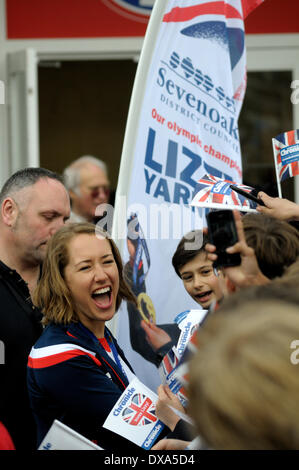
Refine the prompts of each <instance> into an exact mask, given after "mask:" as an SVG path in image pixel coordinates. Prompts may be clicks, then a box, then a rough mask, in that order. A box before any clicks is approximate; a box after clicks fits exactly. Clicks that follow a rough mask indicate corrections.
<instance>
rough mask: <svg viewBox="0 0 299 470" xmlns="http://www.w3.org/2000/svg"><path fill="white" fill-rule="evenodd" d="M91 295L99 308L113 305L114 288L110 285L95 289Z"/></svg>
mask: <svg viewBox="0 0 299 470" xmlns="http://www.w3.org/2000/svg"><path fill="white" fill-rule="evenodd" d="M91 297H92V298H93V300H94V303H95V304H96V306H97V307H99V308H104V309H105V308H109V307H111V305H112V289H111V287H110V286H105V287H101V288H100V289H97V290H95V291H94V292H93V293H92V294H91Z"/></svg>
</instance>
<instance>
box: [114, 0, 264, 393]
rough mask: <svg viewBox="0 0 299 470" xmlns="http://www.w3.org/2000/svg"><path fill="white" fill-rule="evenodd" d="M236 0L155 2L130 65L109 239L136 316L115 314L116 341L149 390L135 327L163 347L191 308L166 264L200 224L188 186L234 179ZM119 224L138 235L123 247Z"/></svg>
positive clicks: (239, 84) (241, 68)
mask: <svg viewBox="0 0 299 470" xmlns="http://www.w3.org/2000/svg"><path fill="white" fill-rule="evenodd" d="M242 3H243V6H244V3H246V2H244V0H243V2H241V0H229V1H226V2H224V1H220V0H219V1H205V0H168V1H165V0H156V2H155V5H154V8H153V12H152V15H151V18H150V22H149V26H148V29H147V33H146V37H145V42H144V47H143V50H142V53H141V57H140V62H139V65H138V69H137V74H136V79H135V84H134V89H133V94H132V99H131V104H130V110H129V115H128V122H127V129H126V133H125V140H124V147H123V154H122V159H121V167H120V175H119V182H118V188H117V193H116V207H115V211H114V222H113V238H114V239H115V240H116V242H118V244H119V246H120V248H121V252H122V256H123V259H124V261H125V263H126V269H125V272H126V275H127V277H129V278H130V281H131V282H130V283H131V285H132V287H133V289H134V292H135V293H136V295H138V296H139V312H140V313H138V311H135V313H134V312H133V311H132V309H131V312H129V313H127V312H126V309H123V310H122V312H120V313H119V315H118V319H119V324H118V340H119V342H120V344H121V346H122V347H123V349H124V350H125V353H126V356H127V358H128V359H129V360H130V362H131V364H132V366H133V367H134V369H135V373H136V375H137V376H138V377H139V378H140V379H141V380H142V382H144V383H146V384H147V385H148V386H149V387H152V388H153V389H155V388H156V386H157V385H158V384H159V375H158V373H157V369H156V366H155V365H153V363H154V360H155V357H154V356H155V352H154V350H152V355H151V350H150V346H149V345H148V343H147V341H146V339H145V333H144V331H143V328H142V323H141V322H142V320H145V321H147V322H149V323H151V322H152V323H156V325H157V326H158V327H159V328H160V330H162V335H160V336H161V337H160V336H159V333H157V331H155V332H154V333H157V334H156V336H155V337H154V338H152V336H153V335H152V336H151V338H152V339H153V341H154V342H153V343H152V344H153V348H154V349H158V347H159V346H160V345H161V344H162V343H163V336H164V341H165V342H167V338H169V339H172V338H174V336H175V331H174V330H175V328H172V326H171V325H172V323H173V321H174V318H175V317H176V315H177V314H178V313H179V312H181V311H183V310H186V309H188V308H196V305H195V303H194V301H193V300H192V299H191V298H190V297H189V296H188V295H187V294H186V293H185V291H184V288H183V285H182V282H181V281H180V279H179V278H178V277H177V276H176V274H175V272H174V270H173V268H172V266H171V258H172V255H173V253H174V251H175V249H176V246H177V244H178V242H179V239H180V238H181V237H182V236H183V235H184V234H185V233H186V232H188V231H190V230H191V229H193V228H197V229H200V228H201V227H202V217H201V215H202V212H201V209H199V208H192V209H191V208H190V202H191V200H192V196H193V192H194V190H195V188H196V184H197V182H198V180H199V179H200V178H202V177H203V176H204V175H205V174H206V173H208V174H211V175H214V176H216V177H218V178H223V179H227V180H230V181H235V182H241V181H242V168H241V155H240V144H239V135H238V124H237V120H238V116H239V112H240V109H241V105H242V100H243V96H244V93H245V87H246V67H245V65H246V60H245V41H244V24H243V10H242ZM247 3H248V2H247ZM249 3H252V4H253V3H254V4H256V3H257V0H254V1H253V2H252V1H251V2H249ZM247 6H248V5H247ZM130 217H131V218H130ZM128 220H130V224H131V227H130V232H131V235H132V233H133V235H136V232H138V236H139V238H138V236H137V238H136V237H135V238H134V236H133V239H132V236H131V240H129V241H128V240H127V241H126V235H127V227H126V222H127V221H128ZM134 229H135V230H134ZM143 236H144V240H145V242H143V241H142V240H143V238H142V237H143ZM197 308H198V306H197ZM165 333H166V335H168V336H166V335H165ZM161 338H162V339H161ZM160 340H161V341H160ZM132 347H133V349H134V350H135V352H134V351H132ZM142 356H144V357H145V358H146V359H142Z"/></svg>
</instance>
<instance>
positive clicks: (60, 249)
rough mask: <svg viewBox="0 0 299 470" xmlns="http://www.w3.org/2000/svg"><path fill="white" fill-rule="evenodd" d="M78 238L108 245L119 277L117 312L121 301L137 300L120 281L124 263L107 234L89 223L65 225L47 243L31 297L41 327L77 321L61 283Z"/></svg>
mask: <svg viewBox="0 0 299 470" xmlns="http://www.w3.org/2000/svg"><path fill="white" fill-rule="evenodd" d="M81 234H87V235H94V236H97V237H98V238H105V239H107V241H108V242H109V244H110V246H111V250H112V254H113V257H114V260H115V262H116V265H117V269H118V275H119V290H118V294H117V298H116V310H118V308H119V306H120V304H121V301H122V300H127V301H128V302H133V303H134V304H135V305H136V298H135V296H134V294H133V293H132V291H131V290H130V288H129V286H128V285H127V284H126V282H125V280H124V278H123V263H122V260H121V256H120V253H119V251H118V248H117V246H116V244H115V243H114V241H113V240H112V239H111V238H110V237H109V235H108V233H107V232H104V231H102V230H99V229H98V227H95V225H93V224H90V223H74V224H67V225H65V226H64V227H63V228H61V229H60V230H59V231H58V232H56V233H55V235H53V237H52V238H51V240H50V241H49V243H48V249H47V254H46V259H45V261H44V263H43V269H42V275H41V279H40V281H39V283H38V285H37V288H36V290H35V292H34V295H33V302H34V304H35V305H36V306H37V307H39V308H40V309H41V311H42V312H43V314H44V318H43V324H45V325H47V324H48V323H50V322H54V323H63V324H68V323H70V322H72V321H78V317H77V314H76V311H75V308H74V303H73V300H72V296H71V293H70V291H69V288H68V286H67V284H66V282H65V279H64V270H65V267H66V266H67V264H68V262H69V253H68V246H69V243H70V241H71V240H72V239H73V238H74V237H76V236H78V235H81Z"/></svg>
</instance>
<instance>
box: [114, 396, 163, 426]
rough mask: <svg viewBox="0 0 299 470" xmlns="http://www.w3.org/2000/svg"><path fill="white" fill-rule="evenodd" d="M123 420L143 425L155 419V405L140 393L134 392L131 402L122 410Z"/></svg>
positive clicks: (134, 424) (133, 424) (153, 421)
mask: <svg viewBox="0 0 299 470" xmlns="http://www.w3.org/2000/svg"><path fill="white" fill-rule="evenodd" d="M122 418H123V420H124V421H125V422H126V423H128V424H131V425H132V426H145V425H146V424H152V423H155V422H156V421H157V417H156V414H155V405H154V404H153V402H152V400H151V399H150V398H148V397H146V396H145V395H143V394H142V393H136V394H135V395H133V397H132V399H131V403H130V404H129V405H128V406H127V408H125V409H124V411H123V412H122Z"/></svg>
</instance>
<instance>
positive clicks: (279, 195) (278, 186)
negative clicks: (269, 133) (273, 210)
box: [272, 139, 282, 198]
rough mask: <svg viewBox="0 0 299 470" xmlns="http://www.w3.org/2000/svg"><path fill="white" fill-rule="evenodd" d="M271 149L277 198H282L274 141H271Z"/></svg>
mask: <svg viewBox="0 0 299 470" xmlns="http://www.w3.org/2000/svg"><path fill="white" fill-rule="evenodd" d="M272 147H273V156H274V166H275V172H276V180H277V189H278V197H280V198H282V195H281V185H280V179H279V174H278V168H277V159H276V149H275V139H272Z"/></svg>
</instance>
